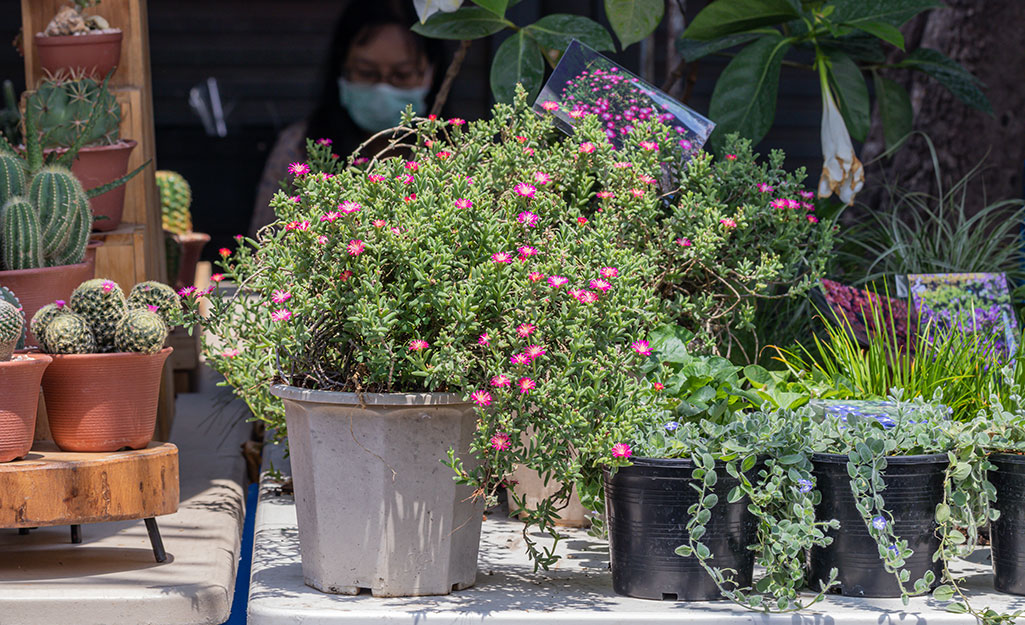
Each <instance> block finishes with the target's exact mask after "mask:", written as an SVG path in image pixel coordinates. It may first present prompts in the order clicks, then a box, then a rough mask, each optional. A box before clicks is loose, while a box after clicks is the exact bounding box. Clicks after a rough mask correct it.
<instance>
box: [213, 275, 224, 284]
mask: <svg viewBox="0 0 1025 625" xmlns="http://www.w3.org/2000/svg"><path fill="white" fill-rule="evenodd" d="M223 279H224V274H223V273H215V274H214V275H212V276H210V280H211V281H212V282H220V281H221V280H223Z"/></svg>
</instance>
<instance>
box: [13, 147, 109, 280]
mask: <svg viewBox="0 0 1025 625" xmlns="http://www.w3.org/2000/svg"><path fill="white" fill-rule="evenodd" d="M28 199H29V201H30V202H31V203H32V205H33V206H34V207H35V209H36V212H37V213H38V214H39V223H40V225H41V226H42V234H41V237H42V238H41V242H42V245H43V258H44V260H45V262H46V265H47V266H51V267H52V266H56V265H69V264H74V263H80V262H82V259H83V258H84V257H85V248H86V246H87V245H88V244H89V232H90V231H91V230H92V223H93V219H92V211H91V210H90V208H89V198H88V197H87V196H86V193H85V190H84V189H83V188H82V184H81V183H80V182H79V181H78V178H76V177H75V175H74V174H72V173H71V170H69V169H67V168H66V167H60V166H47V167H43V168H42V169H40V170H39V171H38V172H36V174H35V175H34V176H32V180H31V181H29V185H28Z"/></svg>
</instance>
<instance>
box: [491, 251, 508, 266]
mask: <svg viewBox="0 0 1025 625" xmlns="http://www.w3.org/2000/svg"><path fill="white" fill-rule="evenodd" d="M491 260H492V261H494V262H496V263H511V262H512V254H510V253H509V252H495V253H494V254H492V255H491Z"/></svg>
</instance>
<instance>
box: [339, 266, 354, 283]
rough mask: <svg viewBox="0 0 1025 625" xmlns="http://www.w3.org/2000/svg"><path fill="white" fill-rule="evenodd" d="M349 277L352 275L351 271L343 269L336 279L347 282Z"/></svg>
mask: <svg viewBox="0 0 1025 625" xmlns="http://www.w3.org/2000/svg"><path fill="white" fill-rule="evenodd" d="M351 277H352V271H350V270H348V269H346V270H345V271H343V272H342V273H341V275H339V276H338V279H339V280H341V281H342V282H348V281H349V278H351Z"/></svg>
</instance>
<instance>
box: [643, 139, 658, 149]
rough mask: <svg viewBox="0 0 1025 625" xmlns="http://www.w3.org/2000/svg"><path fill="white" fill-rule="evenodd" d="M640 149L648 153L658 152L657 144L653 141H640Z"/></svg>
mask: <svg viewBox="0 0 1025 625" xmlns="http://www.w3.org/2000/svg"><path fill="white" fill-rule="evenodd" d="M641 147H642V148H644V149H645V150H647V151H649V152H658V144H657V143H655V142H654V141H641Z"/></svg>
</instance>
